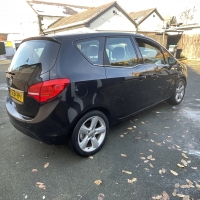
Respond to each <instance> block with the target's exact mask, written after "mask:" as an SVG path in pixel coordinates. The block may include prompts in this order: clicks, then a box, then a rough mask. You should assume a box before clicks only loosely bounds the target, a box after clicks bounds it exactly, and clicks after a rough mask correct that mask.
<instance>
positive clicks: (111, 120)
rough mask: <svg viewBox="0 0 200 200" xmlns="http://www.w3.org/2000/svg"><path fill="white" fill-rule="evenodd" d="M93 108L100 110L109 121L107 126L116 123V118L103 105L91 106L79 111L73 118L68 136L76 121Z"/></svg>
mask: <svg viewBox="0 0 200 200" xmlns="http://www.w3.org/2000/svg"><path fill="white" fill-rule="evenodd" d="M94 110H97V111H100V112H102V113H103V114H104V115H105V116H106V117H107V119H108V122H109V126H110V125H112V124H114V123H116V122H117V120H116V118H115V117H114V116H113V114H112V113H111V111H110V110H109V109H107V108H105V107H103V106H97V107H92V108H89V109H87V110H85V111H83V112H81V113H80V114H79V115H78V116H77V117H76V118H75V119H74V120H73V123H72V126H71V127H70V128H69V131H68V133H69V134H68V137H71V135H72V132H73V130H74V128H75V126H76V124H77V122H78V121H79V120H80V119H81V117H83V116H84V115H85V114H86V113H88V112H91V111H94Z"/></svg>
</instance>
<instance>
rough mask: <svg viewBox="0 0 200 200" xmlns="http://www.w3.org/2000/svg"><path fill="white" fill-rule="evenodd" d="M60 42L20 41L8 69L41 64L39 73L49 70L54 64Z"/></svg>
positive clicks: (15, 69) (12, 69) (16, 69)
mask: <svg viewBox="0 0 200 200" xmlns="http://www.w3.org/2000/svg"><path fill="white" fill-rule="evenodd" d="M59 48H60V44H58V43H55V42H51V41H47V40H30V41H26V42H24V43H22V44H21V45H20V46H19V48H18V50H17V52H16V53H15V56H14V57H13V60H12V62H11V65H10V71H20V69H23V68H24V67H25V68H28V67H33V66H34V65H40V66H41V68H42V69H41V73H45V72H47V71H49V70H50V69H51V68H52V67H53V66H54V64H55V61H56V58H57V55H58V52H59Z"/></svg>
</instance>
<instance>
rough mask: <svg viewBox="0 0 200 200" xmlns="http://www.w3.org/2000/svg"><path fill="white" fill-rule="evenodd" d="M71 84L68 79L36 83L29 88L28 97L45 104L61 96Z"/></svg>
mask: <svg viewBox="0 0 200 200" xmlns="http://www.w3.org/2000/svg"><path fill="white" fill-rule="evenodd" d="M69 83H70V80H69V79H67V78H66V79H55V80H50V81H45V82H41V83H36V84H34V85H31V86H30V87H29V88H28V96H29V97H33V98H34V99H36V100H37V101H38V102H40V103H44V102H47V101H49V100H51V99H53V98H54V97H56V96H57V95H58V94H60V93H61V92H62V91H63V90H64V89H65V88H66V87H67V86H68V85H69Z"/></svg>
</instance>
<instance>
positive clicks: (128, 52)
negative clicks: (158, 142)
mask: <svg viewBox="0 0 200 200" xmlns="http://www.w3.org/2000/svg"><path fill="white" fill-rule="evenodd" d="M105 49H106V52H105V56H104V58H105V62H106V63H105V69H106V76H107V83H108V87H107V88H108V90H109V91H108V92H109V95H110V102H111V107H112V110H113V112H114V114H115V116H116V117H117V118H123V117H125V116H128V115H131V114H132V113H135V112H137V111H139V110H141V109H143V108H144V107H145V106H146V104H147V102H148V84H147V81H146V68H145V66H144V65H140V64H138V58H137V55H136V53H135V50H134V47H133V44H132V41H131V38H129V37H112V38H110V37H109V38H107V39H106V48H105Z"/></svg>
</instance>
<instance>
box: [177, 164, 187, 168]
mask: <svg viewBox="0 0 200 200" xmlns="http://www.w3.org/2000/svg"><path fill="white" fill-rule="evenodd" d="M177 165H178V167H180V168H184V167H185V166H184V165H181V164H179V163H178V164H177Z"/></svg>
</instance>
